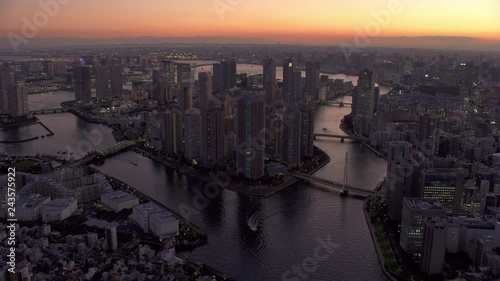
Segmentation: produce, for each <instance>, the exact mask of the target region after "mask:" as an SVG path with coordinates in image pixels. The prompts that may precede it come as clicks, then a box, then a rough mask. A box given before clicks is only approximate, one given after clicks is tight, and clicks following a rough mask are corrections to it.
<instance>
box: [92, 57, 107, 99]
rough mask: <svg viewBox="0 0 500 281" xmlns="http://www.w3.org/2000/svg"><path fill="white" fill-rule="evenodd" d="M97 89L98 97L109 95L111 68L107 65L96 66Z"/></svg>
mask: <svg viewBox="0 0 500 281" xmlns="http://www.w3.org/2000/svg"><path fill="white" fill-rule="evenodd" d="M94 72H95V91H96V97H97V98H106V97H109V80H110V79H109V70H108V67H107V66H106V65H99V66H96V68H95V71H94Z"/></svg>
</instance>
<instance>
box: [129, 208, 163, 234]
mask: <svg viewBox="0 0 500 281" xmlns="http://www.w3.org/2000/svg"><path fill="white" fill-rule="evenodd" d="M162 211H164V209H163V208H161V207H159V206H158V205H156V204H154V203H151V202H150V203H145V204H140V205H135V206H134V208H133V209H132V219H133V220H134V221H135V222H136V223H137V224H138V225H139V226H140V227H141V228H142V229H143V230H144V232H148V231H149V215H151V214H154V213H158V212H162Z"/></svg>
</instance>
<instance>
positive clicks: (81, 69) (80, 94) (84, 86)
mask: <svg viewBox="0 0 500 281" xmlns="http://www.w3.org/2000/svg"><path fill="white" fill-rule="evenodd" d="M91 69H92V67H91V66H89V65H76V66H75V67H74V68H73V82H74V88H75V100H76V101H77V102H81V103H88V102H90V100H91V98H92V95H91V94H92V92H91V84H90V78H91V77H90V71H91Z"/></svg>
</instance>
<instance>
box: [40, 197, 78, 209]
mask: <svg viewBox="0 0 500 281" xmlns="http://www.w3.org/2000/svg"><path fill="white" fill-rule="evenodd" d="M75 202H76V199H74V198H58V199H55V200H52V201H50V202H48V203H45V204H43V205H42V206H43V208H44V209H50V210H64V209H66V208H67V207H69V206H70V205H71V204H73V203H75Z"/></svg>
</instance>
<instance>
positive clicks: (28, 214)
mask: <svg viewBox="0 0 500 281" xmlns="http://www.w3.org/2000/svg"><path fill="white" fill-rule="evenodd" d="M48 202H50V197H48V196H37V197H24V198H21V199H19V201H17V202H16V218H17V219H18V220H23V221H35V220H38V219H40V208H41V206H42V204H45V203H48Z"/></svg>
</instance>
